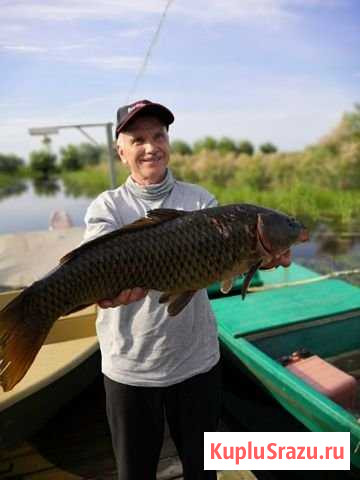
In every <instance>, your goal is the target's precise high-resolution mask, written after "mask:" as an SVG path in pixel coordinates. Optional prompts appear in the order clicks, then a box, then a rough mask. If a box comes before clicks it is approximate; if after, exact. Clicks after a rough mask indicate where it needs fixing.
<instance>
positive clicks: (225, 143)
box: [217, 137, 237, 154]
mask: <svg viewBox="0 0 360 480" xmlns="http://www.w3.org/2000/svg"><path fill="white" fill-rule="evenodd" d="M217 150H218V151H219V152H220V153H223V154H226V153H230V152H233V153H237V146H236V143H235V142H234V140H232V139H231V138H229V137H222V138H220V140H219V141H218V143H217Z"/></svg>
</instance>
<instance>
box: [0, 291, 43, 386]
mask: <svg viewBox="0 0 360 480" xmlns="http://www.w3.org/2000/svg"><path fill="white" fill-rule="evenodd" d="M27 301H28V295H27V294H26V292H23V293H21V294H20V295H19V296H18V297H16V298H15V299H14V300H12V301H11V302H10V303H9V304H8V305H6V307H5V308H4V309H3V310H2V311H0V386H1V387H2V388H3V389H4V391H5V392H7V391H9V390H11V389H12V388H13V387H14V386H15V385H16V384H17V383H18V382H20V380H21V379H22V378H23V377H24V375H25V374H26V372H27V371H28V370H29V368H30V366H31V364H32V363H33V361H34V359H35V357H36V354H37V353H38V351H39V350H40V348H41V346H42V344H43V343H44V341H45V338H46V336H47V333H48V330H49V329H50V326H49V328H48V329H46V328H45V329H44V328H42V329H39V328H33V327H34V326H36V324H37V322H36V321H34V322H32V321H31V319H29V318H24V315H23V312H24V306H25V304H26V303H27Z"/></svg>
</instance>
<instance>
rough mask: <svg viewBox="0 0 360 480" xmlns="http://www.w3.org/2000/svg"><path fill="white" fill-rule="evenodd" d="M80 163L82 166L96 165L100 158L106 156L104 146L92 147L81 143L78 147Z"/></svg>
mask: <svg viewBox="0 0 360 480" xmlns="http://www.w3.org/2000/svg"><path fill="white" fill-rule="evenodd" d="M77 149H78V152H79V155H80V162H81V164H82V166H86V165H98V164H99V163H100V161H101V157H102V156H104V155H105V154H107V149H106V147H105V146H104V145H93V144H92V143H81V144H80V145H79V146H78V147H77Z"/></svg>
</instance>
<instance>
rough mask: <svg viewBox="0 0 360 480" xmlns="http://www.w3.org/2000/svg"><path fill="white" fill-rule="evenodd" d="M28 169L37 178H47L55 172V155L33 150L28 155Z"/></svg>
mask: <svg viewBox="0 0 360 480" xmlns="http://www.w3.org/2000/svg"><path fill="white" fill-rule="evenodd" d="M30 169H31V170H32V172H33V173H34V174H35V175H37V176H43V177H47V176H49V175H50V174H52V173H54V172H56V155H54V154H53V153H50V152H47V151H45V150H34V151H33V152H31V153H30Z"/></svg>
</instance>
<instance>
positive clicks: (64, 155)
mask: <svg viewBox="0 0 360 480" xmlns="http://www.w3.org/2000/svg"><path fill="white" fill-rule="evenodd" d="M60 154H61V159H60V167H61V169H62V170H80V169H81V168H82V166H83V164H82V161H81V155H80V152H79V149H78V147H76V146H75V145H68V146H67V147H65V148H61V150H60Z"/></svg>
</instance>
